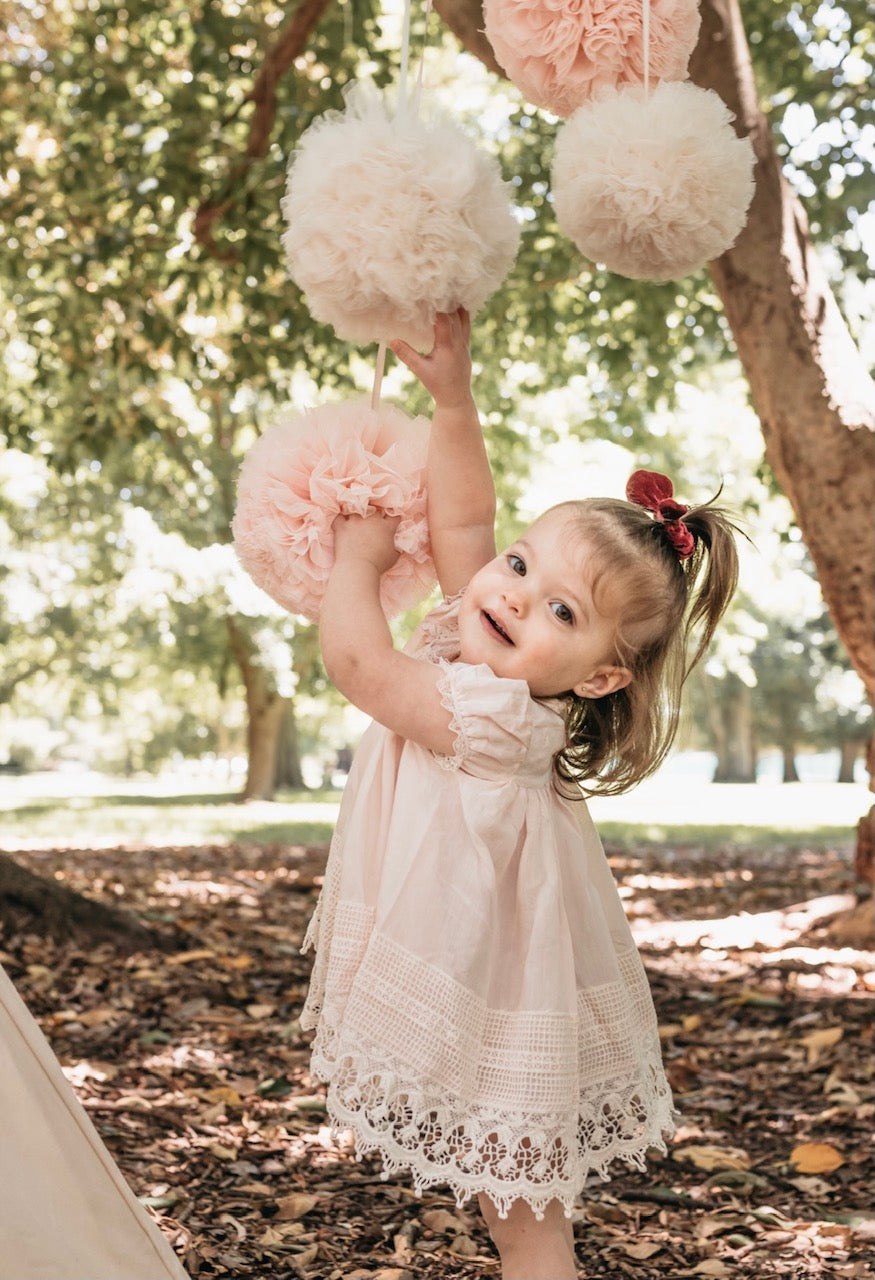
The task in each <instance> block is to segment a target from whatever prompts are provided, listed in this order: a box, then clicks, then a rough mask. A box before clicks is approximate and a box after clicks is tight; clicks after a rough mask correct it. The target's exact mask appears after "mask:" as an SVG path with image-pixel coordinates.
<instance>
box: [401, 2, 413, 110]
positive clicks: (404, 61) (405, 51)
mask: <svg viewBox="0 0 875 1280" xmlns="http://www.w3.org/2000/svg"><path fill="white" fill-rule="evenodd" d="M409 62H410V0H404V28H403V31H402V34H401V76H400V79H399V81H398V115H399V116H400V115H402V114H403V113H404V109H405V107H406V106H407V68H408V65H409Z"/></svg>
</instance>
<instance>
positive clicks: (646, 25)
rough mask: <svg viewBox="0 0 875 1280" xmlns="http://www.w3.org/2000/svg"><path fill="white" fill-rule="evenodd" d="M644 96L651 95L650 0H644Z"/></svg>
mask: <svg viewBox="0 0 875 1280" xmlns="http://www.w3.org/2000/svg"><path fill="white" fill-rule="evenodd" d="M642 34H643V36H644V96H645V98H647V97H649V95H650V0H644V30H643V33H642Z"/></svg>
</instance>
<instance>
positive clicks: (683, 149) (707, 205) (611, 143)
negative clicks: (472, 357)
mask: <svg viewBox="0 0 875 1280" xmlns="http://www.w3.org/2000/svg"><path fill="white" fill-rule="evenodd" d="M731 121H732V115H731V114H730V111H729V109H728V107H727V106H726V104H725V103H724V102H723V100H722V99H721V98H720V97H719V96H718V95H717V94H716V93H714V92H713V90H711V89H700V88H699V87H698V86H696V85H694V84H689V83H683V84H674V83H664V84H660V85H657V87H656V89H655V90H654V91H653V92H652V93H651V94H650V95H649V96H648V95H646V94H645V93H644V90H643V89H641V88H627V89H613V90H606V91H603V92H602V93H601V94H600V95H599V97H598V98H597V99H595V100H594V101H593V102H590V103H587V104H586V105H585V106H582V107H578V109H577V110H576V111H575V113H574V115H573V116H572V117H571V119H570V120H568V121H567V123H566V124H564V125H563V126H562V128H561V129H560V130H559V134H558V136H557V139H556V153H555V156H554V159H553V168H552V188H553V199H554V204H555V209H556V219H557V221H558V223H559V226H560V227H561V228H562V230H563V231H564V232H565V234H566V235H567V236H568V237H569V239H571V240H573V241H574V243H575V244H576V245H577V247H578V249H579V250H580V252H581V253H582V254H584V255H585V256H586V257H587V258H590V259H592V261H593V262H601V263H603V264H604V265H605V266H606V267H607V268H608V270H609V271H615V272H616V273H617V274H618V275H621V276H629V277H630V278H631V279H634V280H676V279H679V278H680V277H681V276H685V275H689V273H690V272H691V271H697V270H698V269H699V268H700V267H703V266H704V265H705V263H706V262H709V261H710V260H711V259H712V258H716V257H718V256H719V255H720V254H721V253H724V252H725V251H726V250H727V249H729V248H730V247H731V246H732V245H733V244H734V243H735V240H736V238H737V236H738V235H739V233H740V232H741V230H742V228H743V227H744V223H745V219H746V217H747V210H748V206H749V204H750V202H751V198H752V196H753V190H754V180H753V168H754V152H753V147H752V145H751V143H750V140H749V139H748V138H739V137H738V136H737V135H736V133H735V131H734V129H733V128H732V124H731Z"/></svg>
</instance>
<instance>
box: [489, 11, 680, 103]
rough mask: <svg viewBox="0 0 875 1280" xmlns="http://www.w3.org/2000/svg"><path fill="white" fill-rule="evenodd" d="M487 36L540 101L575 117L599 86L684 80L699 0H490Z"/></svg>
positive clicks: (533, 97) (528, 92) (497, 53)
mask: <svg viewBox="0 0 875 1280" xmlns="http://www.w3.org/2000/svg"><path fill="white" fill-rule="evenodd" d="M483 16H484V19H485V27H486V38H487V39H488V41H489V43H490V44H491V45H492V48H493V50H494V52H495V56H496V58H497V59H498V61H499V63H500V64H501V66H502V67H503V68H504V70H505V71H506V72H507V75H508V76H509V78H510V79H511V80H512V81H513V83H514V84H515V85H516V86H517V88H518V89H519V90H520V92H521V93H523V94H524V95H525V97H526V98H527V99H528V100H529V102H533V103H534V104H535V106H538V107H546V108H547V110H549V111H552V112H554V113H555V114H556V115H558V116H568V115H570V114H571V112H572V111H574V110H575V108H576V107H579V106H580V105H581V103H583V102H588V101H589V99H590V98H591V97H592V96H593V95H594V94H595V93H597V92H598V91H599V90H600V89H603V88H610V89H615V88H619V87H620V86H622V85H630V84H642V83H643V81H644V79H645V76H644V63H645V56H647V57H649V80H650V84H656V83H657V81H660V80H685V79H686V76H687V63H688V62H689V60H690V54H691V53H692V52H693V49H694V48H695V47H696V40H697V38H698V35H699V22H700V19H699V4H698V0H650V28H649V39H648V45H647V49H646V50H645V45H644V13H643V0H601V2H600V3H590V0H484V5H483Z"/></svg>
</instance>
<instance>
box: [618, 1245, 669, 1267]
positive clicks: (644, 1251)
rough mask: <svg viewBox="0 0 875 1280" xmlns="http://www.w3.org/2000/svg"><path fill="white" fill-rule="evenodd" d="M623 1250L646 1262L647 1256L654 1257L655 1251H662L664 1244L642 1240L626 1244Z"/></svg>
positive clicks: (632, 1256) (630, 1255)
mask: <svg viewBox="0 0 875 1280" xmlns="http://www.w3.org/2000/svg"><path fill="white" fill-rule="evenodd" d="M623 1252H624V1253H625V1254H627V1255H628V1256H629V1257H630V1258H637V1259H638V1260H639V1261H640V1262H644V1261H646V1259H647V1258H652V1257H653V1255H654V1254H655V1253H661V1252H662V1245H661V1244H654V1243H653V1242H652V1241H648V1240H642V1241H640V1242H639V1243H638V1244H624V1245H623Z"/></svg>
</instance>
